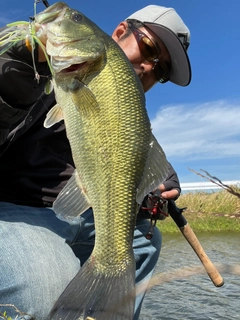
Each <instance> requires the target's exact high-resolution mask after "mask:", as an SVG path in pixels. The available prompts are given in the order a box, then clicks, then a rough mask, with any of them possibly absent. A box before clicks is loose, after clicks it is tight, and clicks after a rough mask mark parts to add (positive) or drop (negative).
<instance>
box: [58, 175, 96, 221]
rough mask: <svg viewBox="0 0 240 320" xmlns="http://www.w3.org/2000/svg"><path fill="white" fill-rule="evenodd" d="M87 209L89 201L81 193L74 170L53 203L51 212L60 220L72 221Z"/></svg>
mask: <svg viewBox="0 0 240 320" xmlns="http://www.w3.org/2000/svg"><path fill="white" fill-rule="evenodd" d="M89 207H91V204H90V201H89V199H88V197H87V195H86V194H85V193H84V191H83V187H82V183H81V180H80V178H79V175H78V173H77V170H75V171H74V173H73V175H72V177H71V178H70V179H69V180H68V182H67V184H66V185H65V187H64V188H63V189H62V191H61V192H60V193H59V195H58V197H57V199H56V200H55V201H54V203H53V210H54V212H55V213H56V215H57V216H58V217H59V218H60V219H61V220H74V218H76V217H77V216H79V215H80V214H82V213H83V212H85V211H86V210H87V209H88V208H89Z"/></svg>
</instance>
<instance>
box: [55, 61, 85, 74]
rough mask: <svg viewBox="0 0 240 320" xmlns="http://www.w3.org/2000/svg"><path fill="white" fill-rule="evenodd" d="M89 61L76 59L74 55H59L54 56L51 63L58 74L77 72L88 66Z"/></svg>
mask: <svg viewBox="0 0 240 320" xmlns="http://www.w3.org/2000/svg"><path fill="white" fill-rule="evenodd" d="M87 64H88V62H87V61H79V62H78V61H76V59H75V58H74V57H72V58H70V57H69V58H68V59H67V58H64V59H61V58H59V57H52V59H51V65H52V68H53V70H54V72H55V73H58V74H68V73H74V72H75V73H76V72H79V71H80V70H82V69H85V67H86V66H87Z"/></svg>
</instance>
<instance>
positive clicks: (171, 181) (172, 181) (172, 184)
mask: <svg viewBox="0 0 240 320" xmlns="http://www.w3.org/2000/svg"><path fill="white" fill-rule="evenodd" d="M169 167H170V170H169V174H168V176H167V178H166V180H165V181H164V182H163V185H164V186H165V189H166V191H169V190H172V189H176V190H178V194H179V195H178V196H177V197H176V198H175V199H174V200H177V198H178V197H179V196H180V193H181V187H180V182H179V179H178V175H177V173H176V171H175V170H174V169H173V167H172V165H171V163H169Z"/></svg>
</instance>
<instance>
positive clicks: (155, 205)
mask: <svg viewBox="0 0 240 320" xmlns="http://www.w3.org/2000/svg"><path fill="white" fill-rule="evenodd" d="M148 199H149V203H150V206H148V208H143V210H148V211H149V212H150V215H151V222H150V228H149V230H148V233H147V234H146V238H147V239H151V238H152V236H153V228H154V227H155V225H156V221H157V220H158V219H160V220H163V219H164V218H165V217H166V216H167V215H168V214H169V215H170V216H171V217H172V219H173V220H174V222H175V223H176V225H177V226H178V228H179V229H180V231H181V233H182V234H183V236H184V237H185V239H186V240H187V241H188V243H189V244H190V245H191V247H192V248H193V250H194V251H195V253H196V254H197V256H198V258H199V259H200V261H201V263H202V264H203V266H204V268H205V270H206V272H207V274H208V276H209V278H210V279H211V280H212V282H213V284H214V285H215V286H216V287H221V286H222V285H223V284H224V280H223V278H222V276H221V275H220V274H219V272H218V270H217V268H216V267H215V266H214V265H213V263H212V262H211V260H210V259H209V257H208V256H207V254H206V253H205V251H204V249H203V247H202V246H201V244H200V242H199V240H198V238H197V236H196V235H195V233H194V232H193V230H192V228H191V227H190V225H189V223H188V222H187V220H186V219H185V217H184V216H183V214H182V213H183V211H184V210H185V209H186V208H182V209H180V208H178V207H177V206H176V204H175V201H174V200H172V199H170V200H166V199H163V198H161V193H160V190H156V192H155V193H154V194H150V195H149V196H148ZM166 204H167V210H168V214H166V209H164V208H163V207H164V205H165V206H166Z"/></svg>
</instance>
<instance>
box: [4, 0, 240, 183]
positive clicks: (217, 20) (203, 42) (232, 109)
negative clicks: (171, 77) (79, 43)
mask: <svg viewBox="0 0 240 320" xmlns="http://www.w3.org/2000/svg"><path fill="white" fill-rule="evenodd" d="M49 3H50V4H53V3H54V2H53V1H51V0H49ZM66 3H67V4H68V5H69V6H70V7H72V8H75V9H77V10H79V11H81V12H82V13H84V14H85V15H86V16H88V17H89V18H90V19H92V20H93V21H94V22H95V23H97V24H98V25H99V26H100V27H101V28H102V29H103V30H104V31H105V32H107V33H108V34H111V33H112V31H113V30H114V28H115V27H116V26H117V24H118V23H119V22H120V21H122V20H124V19H125V18H126V17H128V16H129V15H130V14H131V13H133V12H134V11H136V10H138V9H140V8H142V7H144V6H146V5H148V4H159V5H163V6H167V7H174V8H175V9H176V11H177V12H178V14H179V15H180V16H181V17H182V19H183V20H184V22H185V23H186V24H187V25H188V27H189V29H190V31H191V44H190V47H189V51H188V53H189V58H190V61H191V65H192V81H191V83H190V85H189V86H188V87H179V86H176V85H174V84H171V83H167V84H163V85H160V84H157V85H156V86H155V87H154V88H153V89H152V90H150V91H149V92H148V93H147V94H146V101H147V110H148V113H149V116H150V119H151V122H152V127H153V132H154V134H155V135H156V137H157V139H158V141H159V142H160V144H161V145H162V147H163V149H164V150H165V152H166V154H167V157H168V160H169V161H170V162H171V163H172V165H173V166H174V168H175V170H176V171H177V173H178V175H179V179H180V182H182V183H184V182H198V181H202V180H201V179H202V178H200V177H199V176H197V175H196V174H194V173H193V172H191V171H190V170H189V169H188V168H190V169H193V170H195V171H200V169H204V170H206V171H208V172H209V173H210V174H211V175H214V176H217V177H218V178H219V179H221V180H240V88H239V87H240V81H239V78H240V61H239V60H240V58H239V57H240V52H239V49H240V45H239V42H240V20H239V12H240V1H239V0H230V1H226V0H210V1H209V0H161V1H150V2H149V1H145V0H138V1H129V0H121V1H118V2H115V1H114V2H113V1H109V0H102V1H89V0H85V1H84V0H83V1H77V0H69V1H66ZM0 4H1V14H0V26H3V25H4V24H5V23H8V22H12V21H17V20H28V17H29V16H31V15H33V1H31V0H27V1H26V0H24V1H19V0H0ZM37 8H38V11H41V10H43V8H44V6H43V5H42V4H39V5H38V7H37Z"/></svg>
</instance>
